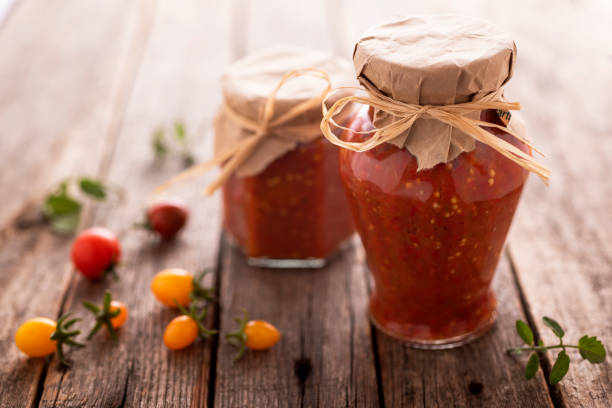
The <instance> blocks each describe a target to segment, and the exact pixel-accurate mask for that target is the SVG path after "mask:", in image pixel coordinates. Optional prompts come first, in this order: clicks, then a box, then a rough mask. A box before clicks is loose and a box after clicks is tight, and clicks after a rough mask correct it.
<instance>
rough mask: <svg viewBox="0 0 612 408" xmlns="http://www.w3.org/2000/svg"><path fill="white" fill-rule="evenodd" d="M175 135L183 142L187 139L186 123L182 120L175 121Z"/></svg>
mask: <svg viewBox="0 0 612 408" xmlns="http://www.w3.org/2000/svg"><path fill="white" fill-rule="evenodd" d="M174 136H175V137H176V140H179V141H181V142H182V141H184V140H185V125H184V124H183V122H181V121H180V120H177V121H175V122H174Z"/></svg>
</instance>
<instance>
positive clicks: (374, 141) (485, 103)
mask: <svg viewBox="0 0 612 408" xmlns="http://www.w3.org/2000/svg"><path fill="white" fill-rule="evenodd" d="M363 85H364V87H365V89H366V95H365V96H360V95H349V96H345V97H342V98H339V99H338V100H337V101H336V102H335V103H334V104H333V105H332V106H331V107H330V108H329V109H328V108H327V106H326V104H325V102H326V101H327V99H328V98H329V97H330V96H332V95H333V94H334V93H336V92H338V91H340V90H341V89H343V88H346V87H341V88H335V89H333V90H331V91H330V92H329V93H328V95H327V97H326V98H325V99H324V100H323V102H322V109H323V120H322V121H321V131H322V132H323V136H325V138H326V139H327V140H329V141H330V142H331V143H333V144H335V145H336V146H340V147H343V148H345V149H349V150H352V151H355V152H364V151H367V150H370V149H373V148H375V147H376V146H378V145H380V144H382V143H386V142H389V141H390V140H392V139H394V138H396V137H398V136H400V135H401V134H402V133H403V132H405V131H406V130H408V129H410V127H411V126H412V125H413V124H414V122H415V121H416V120H417V119H419V118H424V119H436V120H439V121H440V122H443V123H446V124H448V125H450V126H452V127H454V128H457V129H459V130H461V131H462V132H463V133H465V134H467V135H469V136H471V137H473V138H474V139H476V140H477V141H479V142H481V143H484V144H486V145H487V146H489V147H491V148H493V149H495V150H496V151H498V152H499V153H500V154H502V155H503V156H505V157H507V158H508V159H510V160H512V161H513V162H515V163H517V164H518V165H519V166H521V167H523V168H524V169H526V170H529V171H531V172H533V173H535V174H537V175H538V176H540V178H541V179H542V180H543V181H544V183H546V184H548V179H549V178H550V175H551V171H550V170H549V169H548V168H547V167H545V166H543V165H541V164H539V163H538V162H537V161H535V160H534V159H533V158H532V157H531V156H530V155H528V154H526V153H525V152H523V151H522V150H520V149H518V148H517V147H515V146H514V145H512V144H510V143H508V142H506V141H505V140H503V139H500V138H499V137H497V136H495V135H494V134H492V133H490V132H487V131H486V130H485V129H483V128H482V127H481V126H485V127H494V128H498V129H501V130H503V131H504V132H506V133H508V134H510V135H512V136H514V137H515V138H516V139H518V140H520V141H521V142H523V143H525V144H526V145H527V146H529V147H530V148H531V149H533V150H534V151H536V152H538V153H540V154H542V153H541V152H540V151H539V150H538V149H536V148H535V147H534V146H533V145H532V144H531V143H530V142H529V141H528V140H527V139H525V138H524V137H522V136H521V135H519V134H517V133H516V132H514V131H513V130H511V129H509V128H507V127H504V126H500V125H497V124H495V123H489V122H484V121H481V120H477V119H472V118H469V117H466V116H464V115H466V114H468V113H471V112H475V111H481V110H485V109H499V110H503V111H510V110H520V109H521V105H520V103H518V102H508V101H505V100H504V99H503V88H499V89H498V90H497V91H495V92H492V93H489V94H487V95H485V96H483V97H482V98H480V99H478V100H475V101H471V102H465V103H458V104H453V105H441V106H437V105H416V104H410V103H404V102H400V101H397V100H395V99H392V98H390V97H388V96H386V95H384V94H382V93H381V92H380V91H379V90H378V89H376V88H375V87H374V86H373V85H371V84H369V83H368V82H367V81H363ZM355 89H360V90H361V91H363V89H361V88H355ZM353 102H356V103H359V104H364V105H369V106H371V107H374V108H376V109H378V110H381V111H383V112H385V113H387V114H390V115H393V116H394V117H395V120H394V121H393V122H391V123H390V124H388V125H385V126H383V127H380V128H373V129H371V130H367V131H354V130H352V129H350V128H347V127H344V126H340V125H339V124H337V123H336V122H335V121H334V116H335V115H337V114H338V113H340V112H341V111H342V109H344V107H346V106H347V105H348V104H351V103H353ZM331 126H334V127H336V128H338V129H342V130H345V131H350V132H352V133H355V134H372V136H371V137H370V138H368V139H367V140H365V141H363V142H345V141H343V140H342V139H340V138H339V137H338V136H337V135H335V134H334V132H332V129H331ZM542 155H543V154H542Z"/></svg>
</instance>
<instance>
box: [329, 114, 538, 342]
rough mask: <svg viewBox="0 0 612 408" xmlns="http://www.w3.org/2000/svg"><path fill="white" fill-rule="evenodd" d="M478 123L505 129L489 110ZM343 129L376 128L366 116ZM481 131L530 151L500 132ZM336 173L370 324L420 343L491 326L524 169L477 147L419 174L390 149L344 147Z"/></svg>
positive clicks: (352, 137)
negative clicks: (359, 258)
mask: <svg viewBox="0 0 612 408" xmlns="http://www.w3.org/2000/svg"><path fill="white" fill-rule="evenodd" d="M482 116H483V118H482V119H483V120H487V121H490V122H491V121H494V122H496V123H498V124H500V125H501V124H502V123H501V122H500V121H499V120H498V118H497V115H496V113H495V112H494V111H486V112H484V113H483V115H482ZM349 127H350V128H351V129H353V130H355V131H367V130H369V129H372V123H371V120H370V116H369V114H368V110H367V109H364V110H361V111H359V113H358V114H356V116H355V117H354V119H353V121H352V122H351V124H350V126H349ZM487 130H489V131H490V132H492V133H494V134H496V135H497V136H498V137H500V138H502V139H504V140H506V141H508V142H510V143H512V144H514V145H515V146H517V147H519V148H521V149H522V150H523V151H526V152H528V151H529V149H528V147H527V146H526V145H524V144H523V143H520V142H518V141H516V139H515V138H513V137H512V136H510V135H508V134H506V133H504V132H503V131H501V130H498V129H494V128H488V129H487ZM367 137H368V135H356V134H354V133H351V132H345V134H344V135H343V139H344V140H348V141H361V140H363V139H366V138H367ZM340 173H341V176H342V180H343V182H344V186H345V188H346V191H347V195H348V198H349V203H350V205H351V209H352V211H353V218H354V219H355V222H356V227H357V231H358V232H359V234H360V236H361V240H362V241H363V245H364V247H365V250H366V254H367V259H368V265H369V268H370V271H371V273H372V275H373V277H374V281H375V289H374V290H373V293H372V296H371V299H370V315H371V317H372V319H373V321H374V323H375V324H376V325H377V326H378V327H379V328H380V329H381V330H383V331H385V332H387V333H388V334H390V335H392V336H395V337H399V338H401V339H405V340H408V341H412V342H415V343H423V344H436V343H440V344H443V343H453V342H457V341H460V340H461V339H464V338H467V337H471V336H472V335H474V334H475V333H482V332H484V331H485V330H486V329H488V328H489V327H490V326H491V325H492V323H493V322H494V320H495V309H496V300H495V296H494V294H493V292H492V291H491V289H490V284H491V280H492V278H493V274H494V272H495V268H496V266H497V262H498V260H499V257H500V255H501V252H502V248H503V245H504V241H505V238H506V234H507V232H508V229H509V227H510V223H511V221H512V217H513V215H514V212H515V209H516V206H517V204H518V201H519V197H520V195H521V191H522V189H523V184H524V182H525V179H526V177H527V171H526V170H524V169H522V168H521V167H520V166H518V165H516V164H515V163H513V162H512V161H510V160H508V159H506V158H505V157H503V156H502V155H500V154H499V153H497V152H496V151H495V150H493V149H491V148H490V147H488V146H486V145H484V144H481V143H479V142H476V148H475V149H474V150H473V151H471V152H467V153H462V154H461V155H459V156H458V157H457V158H456V159H455V160H453V161H451V162H449V163H446V164H439V165H437V166H435V167H433V168H431V169H428V170H422V171H419V172H417V162H416V158H415V157H414V156H412V155H411V154H410V153H409V152H408V151H407V150H405V149H398V148H397V147H395V146H393V145H391V144H388V143H384V144H382V145H380V146H378V147H376V148H374V149H372V150H370V151H367V152H363V153H356V152H353V151H350V150H346V149H342V150H341V152H340Z"/></svg>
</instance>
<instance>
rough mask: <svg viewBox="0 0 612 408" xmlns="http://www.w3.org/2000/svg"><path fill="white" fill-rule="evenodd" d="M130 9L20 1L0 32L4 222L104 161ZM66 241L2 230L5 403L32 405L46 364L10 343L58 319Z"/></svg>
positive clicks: (24, 229)
mask: <svg viewBox="0 0 612 408" xmlns="http://www.w3.org/2000/svg"><path fill="white" fill-rule="evenodd" d="M135 11H136V10H135V9H133V8H127V9H126V8H125V7H124V2H122V1H108V2H104V3H103V4H102V3H99V4H95V5H85V4H83V2H80V1H70V2H63V3H62V7H57V6H54V5H53V4H51V2H26V3H23V4H20V5H19V7H18V8H17V9H16V11H15V13H14V14H13V15H12V16H11V19H10V21H9V23H8V24H7V25H6V26H5V27H3V30H2V32H1V33H0V78H2V88H1V89H0V123H2V125H3V126H2V128H3V130H2V132H3V136H2V137H1V138H0V140H2V149H0V156H1V157H2V159H1V161H2V163H4V166H3V167H2V172H1V173H2V177H1V181H0V186H1V187H0V188H1V189H2V191H3V192H4V193H5V194H6V195H7V197H8V196H10V199H7V200H4V201H3V203H2V204H0V207H1V209H0V214H1V216H0V218H1V219H0V225H4V224H7V223H9V222H10V221H12V219H13V217H14V213H15V212H16V211H19V210H21V208H22V207H23V205H24V201H26V200H27V201H30V202H31V203H32V205H31V208H30V209H29V210H28V209H26V213H27V214H26V215H29V214H30V213H36V211H37V206H38V205H39V202H40V200H41V197H42V195H43V193H44V190H46V189H48V188H49V187H50V186H51V185H52V184H53V183H55V182H57V181H58V179H61V178H64V177H67V176H70V175H74V174H94V173H95V172H96V171H97V170H98V168H99V167H100V166H101V163H102V162H103V161H104V158H105V156H108V153H109V152H108V151H105V139H106V136H107V130H108V129H109V128H110V127H111V126H112V123H113V117H112V106H111V105H112V101H113V100H115V99H117V98H121V95H122V93H123V92H124V91H123V88H122V86H121V85H122V83H123V82H122V78H124V76H125V74H124V71H123V69H122V67H123V64H124V62H125V59H126V58H128V55H127V54H126V51H127V49H128V45H129V36H128V35H127V34H129V32H130V29H131V26H132V22H131V19H132V18H133V16H134V12H135ZM93 19H95V21H96V24H95V25H92V24H91V20H93ZM33 27H34V28H36V29H35V30H34V29H33ZM58 44H59V45H58ZM63 46H65V47H66V48H63ZM79 58H81V60H79ZM25 61H27V62H28V63H27V64H26V65H24V64H25ZM77 61H86V62H87V63H86V64H84V63H76V62H77ZM84 158H85V159H86V160H84ZM69 245H70V239H67V238H62V237H58V236H55V235H54V234H52V233H51V232H50V231H49V230H48V228H47V227H46V226H41V225H30V226H27V225H24V224H20V223H18V224H15V225H11V226H9V227H6V228H4V230H3V231H2V234H1V236H0V265H2V271H3V273H2V274H0V321H2V325H1V326H0V343H1V344H2V352H1V353H0V383H1V384H2V385H3V392H2V393H0V405H1V406H10V407H20V406H24V407H25V406H33V405H35V404H36V403H37V398H38V395H37V393H38V390H37V388H38V384H39V381H40V378H41V373H43V372H44V368H45V362H44V360H41V359H32V360H30V359H27V358H26V357H25V356H24V355H23V354H21V353H20V352H19V350H17V348H16V347H15V345H14V342H13V337H14V335H15V331H16V330H17V327H18V326H19V325H20V324H21V323H22V322H23V321H24V320H25V319H27V318H31V317H34V316H48V317H51V318H54V317H56V316H57V314H58V312H59V310H60V305H61V302H62V299H63V294H64V292H65V291H66V288H67V286H68V284H69V281H70V279H71V277H72V272H71V271H70V269H69V268H68V253H69Z"/></svg>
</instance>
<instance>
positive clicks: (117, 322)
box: [110, 300, 128, 329]
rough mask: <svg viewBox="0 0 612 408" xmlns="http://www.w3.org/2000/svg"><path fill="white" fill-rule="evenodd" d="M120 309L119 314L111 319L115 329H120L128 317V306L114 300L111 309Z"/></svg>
mask: <svg viewBox="0 0 612 408" xmlns="http://www.w3.org/2000/svg"><path fill="white" fill-rule="evenodd" d="M117 309H119V314H118V315H117V316H115V317H113V318H112V319H111V325H112V326H113V328H114V329H118V328H120V327H121V326H123V323H125V320H126V319H127V317H128V312H127V307H125V305H124V304H123V303H121V302H119V301H116V300H113V301H112V302H111V304H110V311H111V312H114V311H115V310H117Z"/></svg>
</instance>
